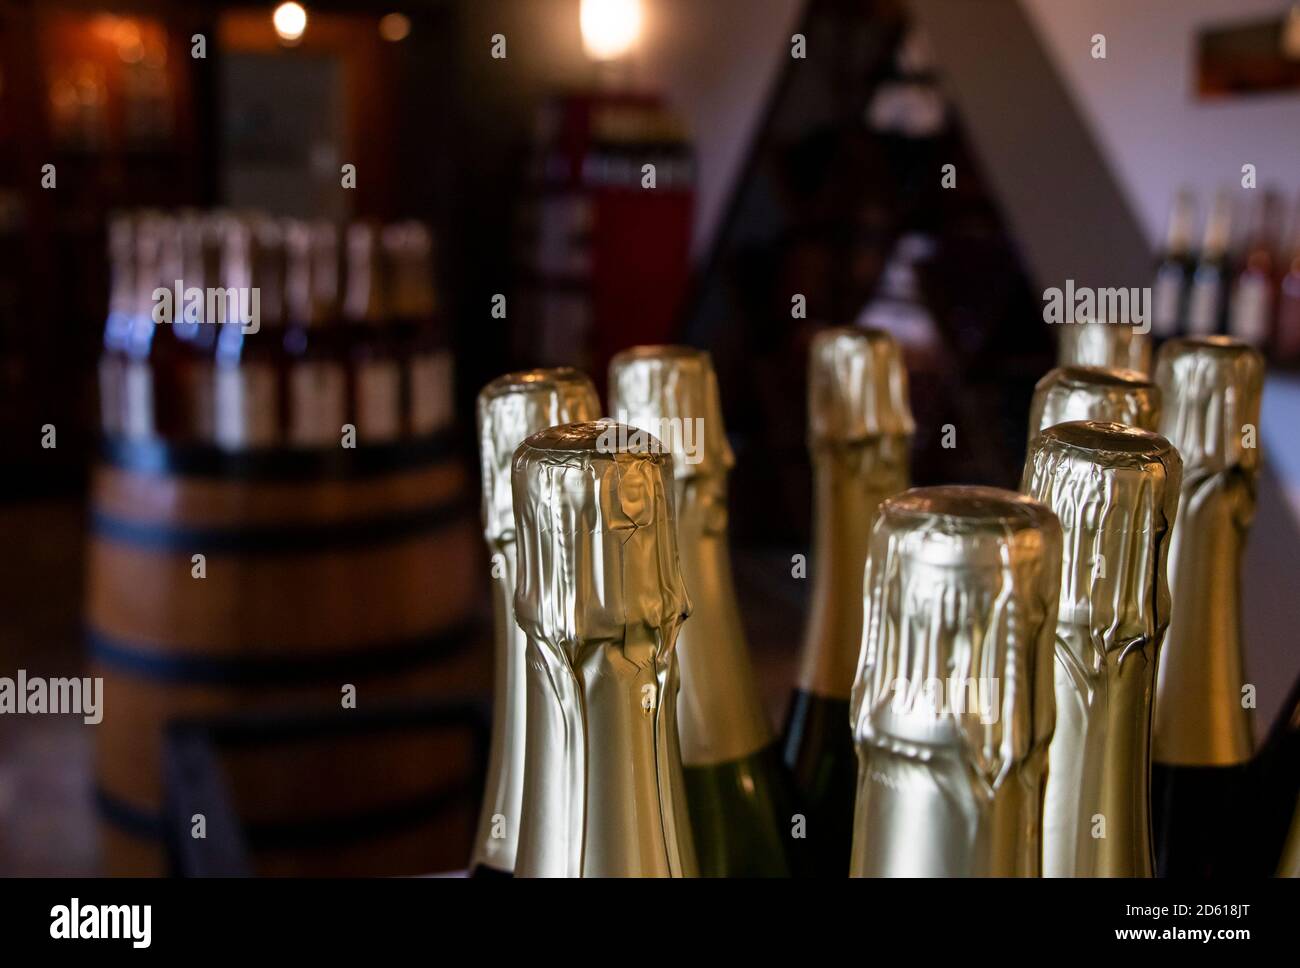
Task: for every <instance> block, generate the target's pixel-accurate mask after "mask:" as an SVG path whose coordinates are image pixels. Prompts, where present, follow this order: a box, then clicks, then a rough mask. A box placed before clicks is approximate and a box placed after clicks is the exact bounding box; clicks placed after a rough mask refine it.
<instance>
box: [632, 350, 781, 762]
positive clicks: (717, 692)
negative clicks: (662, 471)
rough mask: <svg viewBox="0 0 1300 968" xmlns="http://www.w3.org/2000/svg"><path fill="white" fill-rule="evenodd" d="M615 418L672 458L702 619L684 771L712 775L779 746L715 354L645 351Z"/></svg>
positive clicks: (695, 619) (686, 673)
mask: <svg viewBox="0 0 1300 968" xmlns="http://www.w3.org/2000/svg"><path fill="white" fill-rule="evenodd" d="M609 394H610V402H609V407H610V411H611V412H612V413H613V415H614V416H615V418H616V419H618V420H621V421H623V422H624V423H627V424H630V425H632V426H636V427H640V428H641V429H642V430H646V431H648V432H649V433H651V434H654V435H656V436H657V437H658V438H659V439H660V441H661V442H663V443H664V444H665V445H666V446H668V447H669V448H670V450H671V451H672V455H673V470H674V473H675V478H676V480H675V484H674V504H675V506H676V509H677V548H678V554H679V556H680V559H681V566H682V575H683V578H684V579H685V582H686V587H687V588H688V589H689V591H690V596H691V601H692V603H693V604H694V611H693V612H692V614H691V620H690V621H689V622H687V623H686V624H685V625H684V626H683V628H682V631H681V634H680V636H679V638H678V640H677V661H678V667H679V668H680V670H681V680H682V687H681V692H680V694H679V696H678V700H677V726H678V731H679V733H680V735H681V746H682V762H683V763H684V764H685V765H686V766H710V765H713V764H716V763H726V762H730V761H732V760H737V759H740V758H741V757H744V756H748V755H750V754H751V753H754V752H756V751H757V750H760V749H762V748H763V747H764V746H766V745H767V744H768V743H769V742H770V741H771V738H772V736H771V729H770V727H769V725H768V722H767V717H766V716H765V715H764V712H763V704H762V700H761V699H760V697H759V692H758V685H757V683H756V682H755V680H754V670H753V667H752V665H751V664H750V659H749V648H748V646H747V645H746V643H745V632H744V629H743V627H742V625H741V621H740V609H739V606H738V605H737V602H736V591H735V587H734V584H733V582H732V577H731V555H730V553H729V551H728V548H727V473H728V471H729V470H730V469H731V465H732V463H733V458H732V455H731V448H730V447H729V446H728V444H727V436H726V432H725V430H724V429H723V422H722V402H721V399H720V397H719V394H718V381H717V377H716V376H715V375H714V372H713V362H712V360H711V359H710V358H709V354H708V353H706V352H704V351H702V350H697V349H692V348H691V347H686V346H639V347H636V348H634V349H631V350H628V351H626V352H624V353H620V354H618V355H617V356H615V357H614V359H613V360H612V361H611V363H610V367H609Z"/></svg>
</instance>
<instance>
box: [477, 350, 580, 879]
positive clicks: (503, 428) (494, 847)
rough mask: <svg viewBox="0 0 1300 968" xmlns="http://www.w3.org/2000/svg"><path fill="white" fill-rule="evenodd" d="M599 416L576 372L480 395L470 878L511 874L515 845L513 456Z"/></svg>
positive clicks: (518, 796)
mask: <svg viewBox="0 0 1300 968" xmlns="http://www.w3.org/2000/svg"><path fill="white" fill-rule="evenodd" d="M599 416H600V399H599V397H597V395H596V388H595V386H594V385H592V382H591V380H589V379H588V378H587V377H586V376H585V375H584V374H582V373H579V372H578V371H577V370H569V369H555V370H525V371H523V372H520V373H508V374H506V375H505V376H500V377H497V378H496V379H495V380H493V381H492V382H491V383H489V384H488V385H487V386H485V387H484V388H483V390H482V391H481V392H480V393H479V396H478V440H479V460H480V464H481V466H482V469H483V537H484V539H485V540H486V541H487V547H488V555H489V557H490V559H491V563H492V617H493V630H494V632H495V641H496V649H495V676H494V686H493V701H492V744H491V747H490V749H489V752H488V769H487V781H486V784H485V789H484V793H483V805H482V808H481V810H480V812H479V821H478V832H477V834H476V835H475V838H474V852H473V856H472V858H471V861H470V871H471V873H472V874H473V875H474V876H492V875H494V874H496V875H510V874H512V873H513V872H514V869H515V851H516V848H517V846H518V843H519V826H520V821H521V818H520V803H521V801H522V798H523V789H524V748H525V743H526V736H525V729H526V727H527V714H526V705H525V698H526V683H527V671H526V664H525V655H526V647H527V641H528V640H527V638H526V637H525V636H524V633H523V630H522V629H520V627H519V624H518V623H517V622H516V621H515V602H514V598H515V578H516V575H517V574H518V558H517V554H516V547H517V546H516V540H517V535H516V531H515V511H514V504H513V497H512V493H511V488H510V473H511V465H512V463H513V461H514V456H515V450H516V449H517V448H518V447H519V445H520V444H521V443H523V441H524V438H526V437H529V436H531V435H532V434H535V433H537V432H538V431H541V430H545V429H546V428H547V427H552V426H555V425H556V424H567V423H576V422H579V421H589V420H595V419H596V418H597V417H599Z"/></svg>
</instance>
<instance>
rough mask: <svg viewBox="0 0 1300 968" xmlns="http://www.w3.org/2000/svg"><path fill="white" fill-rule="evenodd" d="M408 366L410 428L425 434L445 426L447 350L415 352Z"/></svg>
mask: <svg viewBox="0 0 1300 968" xmlns="http://www.w3.org/2000/svg"><path fill="white" fill-rule="evenodd" d="M410 368H411V371H410V372H411V432H412V433H414V434H416V435H417V436H420V435H425V436H427V435H428V434H432V433H435V432H437V431H438V430H441V429H442V428H444V427H446V426H447V425H449V424H450V423H451V420H452V386H453V373H452V359H451V354H450V353H447V352H441V353H420V354H417V355H416V356H414V357H412V358H411V363H410ZM521 439H522V438H521Z"/></svg>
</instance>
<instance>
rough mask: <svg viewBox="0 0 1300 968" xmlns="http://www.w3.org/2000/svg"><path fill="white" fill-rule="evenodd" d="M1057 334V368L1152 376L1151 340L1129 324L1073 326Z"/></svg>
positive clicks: (1076, 324)
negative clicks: (1126, 371) (1131, 371)
mask: <svg viewBox="0 0 1300 968" xmlns="http://www.w3.org/2000/svg"><path fill="white" fill-rule="evenodd" d="M1056 330H1057V337H1058V339H1057V354H1056V363H1057V366H1100V367H1104V368H1106V369H1109V370H1136V371H1137V372H1138V373H1150V372H1151V337H1149V336H1147V335H1146V334H1145V333H1139V332H1137V330H1135V329H1134V328H1133V326H1131V325H1129V324H1127V323H1103V322H1091V323H1070V324H1067V325H1062V326H1057V327H1056Z"/></svg>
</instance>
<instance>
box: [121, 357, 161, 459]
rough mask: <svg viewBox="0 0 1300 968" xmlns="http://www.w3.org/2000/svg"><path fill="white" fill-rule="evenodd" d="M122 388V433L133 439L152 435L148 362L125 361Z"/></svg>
mask: <svg viewBox="0 0 1300 968" xmlns="http://www.w3.org/2000/svg"><path fill="white" fill-rule="evenodd" d="M122 389H123V392H122V435H123V436H124V437H128V438H131V439H135V440H138V439H141V438H144V437H152V436H154V434H155V432H156V429H155V427H156V425H155V423H154V413H153V370H152V369H151V368H150V367H149V364H148V363H145V362H142V361H139V360H133V361H131V362H129V363H127V365H126V369H125V372H124V373H123V380H122Z"/></svg>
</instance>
